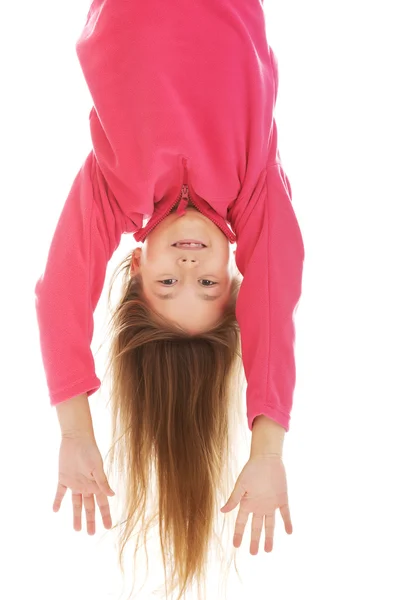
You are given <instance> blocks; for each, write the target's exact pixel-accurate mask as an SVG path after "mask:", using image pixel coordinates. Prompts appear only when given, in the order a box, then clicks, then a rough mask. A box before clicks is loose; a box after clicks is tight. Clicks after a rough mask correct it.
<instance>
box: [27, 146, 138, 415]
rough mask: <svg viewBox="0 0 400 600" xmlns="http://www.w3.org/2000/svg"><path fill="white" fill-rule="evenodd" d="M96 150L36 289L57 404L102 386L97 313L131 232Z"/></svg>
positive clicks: (47, 368) (50, 386) (79, 177)
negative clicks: (95, 346) (109, 271)
mask: <svg viewBox="0 0 400 600" xmlns="http://www.w3.org/2000/svg"><path fill="white" fill-rule="evenodd" d="M132 225H133V224H132V222H128V219H127V218H126V217H125V215H124V214H123V213H122V211H121V209H120V208H119V205H118V203H117V201H116V199H115V198H114V196H113V195H112V193H111V192H110V190H109V188H108V186H107V183H106V181H105V179H104V177H103V175H102V173H101V171H100V169H99V166H98V164H97V161H96V158H95V156H94V153H93V151H91V152H90V153H89V155H88V156H87V158H86V160H85V162H84V164H83V166H82V168H81V169H80V171H79V173H78V175H77V176H76V178H75V180H74V182H73V185H72V187H71V190H70V193H69V195H68V198H67V200H66V202H65V205H64V207H63V210H62V213H61V215H60V218H59V221H58V223H57V226H56V229H55V232H54V235H53V239H52V242H51V246H50V250H49V254H48V258H47V263H46V266H45V270H44V273H43V274H42V276H41V277H40V279H39V280H38V281H37V283H36V286H35V306H36V314H37V321H38V325H39V333H40V346H41V351H42V359H43V365H44V370H45V374H46V379H47V386H48V390H49V396H50V401H51V404H52V405H56V404H58V403H60V402H64V401H65V400H69V399H71V398H74V397H75V396H78V395H80V394H84V393H87V396H90V395H91V394H93V393H94V392H95V391H97V390H98V389H99V387H100V385H101V382H100V380H99V378H98V377H97V375H96V373H95V366H94V359H93V355H92V353H91V349H90V345H91V342H92V336H93V327H94V320H93V313H94V310H95V308H96V306H97V303H98V300H99V298H100V295H101V292H102V288H103V285H104V280H105V274H106V268H107V264H108V261H109V260H110V258H111V256H112V255H113V253H114V251H115V250H116V248H117V247H118V245H119V243H120V240H121V236H122V233H124V232H127V231H129V230H133V228H132Z"/></svg>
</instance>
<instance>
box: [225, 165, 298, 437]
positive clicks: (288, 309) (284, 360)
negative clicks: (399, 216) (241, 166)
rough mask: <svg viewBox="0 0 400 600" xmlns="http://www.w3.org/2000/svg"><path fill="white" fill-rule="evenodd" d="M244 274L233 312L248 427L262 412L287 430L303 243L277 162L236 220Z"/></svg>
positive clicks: (238, 257) (239, 261)
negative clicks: (237, 330)
mask: <svg viewBox="0 0 400 600" xmlns="http://www.w3.org/2000/svg"><path fill="white" fill-rule="evenodd" d="M235 229H236V234H237V248H236V264H237V267H238V269H239V271H240V272H241V274H242V275H243V281H242V285H241V288H240V290H239V294H238V299H237V306H236V316H237V320H238V323H239V327H240V332H241V342H242V359H243V366H244V371H245V375H246V380H247V391H246V404H247V418H248V426H249V429H250V431H252V428H253V420H254V418H255V417H256V416H258V415H261V414H263V415H265V416H267V417H269V418H270V419H272V420H274V421H276V422H277V423H279V424H280V425H281V426H282V427H284V428H285V430H286V431H289V420H290V413H291V409H292V403H293V392H294V387H295V380H296V369H295V356H294V344H295V325H294V316H295V312H296V309H297V305H298V302H299V300H300V296H301V285H302V271H303V261H304V245H303V239H302V235H301V231H300V228H299V224H298V222H297V218H296V216H295V213H294V210H293V207H292V195H291V187H290V182H289V179H288V177H287V175H286V173H285V171H284V169H283V167H282V165H281V163H280V162H278V163H276V164H273V165H271V166H269V167H268V168H267V169H266V170H265V171H264V174H263V176H262V177H260V179H259V182H258V185H257V188H256V189H255V191H254V193H253V196H252V198H251V199H250V202H249V203H248V205H247V206H246V208H245V210H244V211H242V212H241V214H240V215H239V217H238V219H237V223H236V226H235Z"/></svg>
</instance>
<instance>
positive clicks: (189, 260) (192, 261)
mask: <svg viewBox="0 0 400 600" xmlns="http://www.w3.org/2000/svg"><path fill="white" fill-rule="evenodd" d="M178 264H179V266H181V267H185V268H186V269H192V268H193V267H197V265H198V264H199V260H198V259H197V258H194V256H193V257H192V256H180V257H179V258H178Z"/></svg>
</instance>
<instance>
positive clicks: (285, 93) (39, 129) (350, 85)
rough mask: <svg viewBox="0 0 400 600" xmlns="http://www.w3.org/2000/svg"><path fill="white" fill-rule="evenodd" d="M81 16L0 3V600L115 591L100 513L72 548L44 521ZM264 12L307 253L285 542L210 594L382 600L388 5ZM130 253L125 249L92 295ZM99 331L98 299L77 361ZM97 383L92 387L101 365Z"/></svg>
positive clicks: (392, 96)
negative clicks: (47, 345) (55, 238)
mask: <svg viewBox="0 0 400 600" xmlns="http://www.w3.org/2000/svg"><path fill="white" fill-rule="evenodd" d="M169 1H173V0H169ZM188 1H189V0H188ZM243 1H247V0H243ZM89 6H90V2H88V0H86V1H85V0H69V2H66V3H62V2H57V1H54V0H52V1H51V2H50V1H49V0H35V1H34V2H32V1H28V0H19V1H18V2H12V3H11V2H8V3H6V2H5V1H3V2H2V3H1V7H0V44H1V47H0V50H1V52H0V56H1V84H0V86H1V95H0V106H1V111H0V119H1V122H0V125H1V133H0V152H1V157H0V158H1V163H0V164H1V167H0V169H1V219H0V243H1V253H0V260H1V294H0V303H1V316H0V327H1V328H0V331H1V354H0V356H1V384H2V389H1V411H2V412H1V421H0V427H1V436H0V440H1V448H0V450H1V454H0V457H1V473H0V481H1V494H0V502H1V510H0V515H1V530H0V548H1V556H2V559H1V563H0V569H1V576H0V597H1V598H4V599H7V600H16V599H18V600H19V599H22V598H33V597H34V598H36V597H38V598H39V597H41V598H46V599H47V598H57V600H64V599H67V598H71V599H72V598H73V599H74V600H84V599H86V598H88V599H91V598H96V599H97V600H103V599H117V598H119V594H120V593H121V591H122V580H121V578H120V574H119V572H118V570H117V567H116V554H115V550H114V546H113V542H112V539H111V534H110V533H109V532H105V530H104V529H102V527H101V525H100V518H99V516H98V518H97V530H98V533H97V534H96V536H95V537H89V536H87V534H86V533H85V530H84V528H83V531H82V532H80V533H76V532H74V531H73V529H72V514H71V512H72V511H71V505H70V496H69V493H68V495H67V496H66V498H65V499H64V503H63V506H62V508H61V511H60V512H59V513H58V514H54V513H53V512H52V502H53V498H54V493H55V489H56V484H57V463H58V448H59V437H60V436H59V428H58V422H57V419H56V413H55V410H54V409H52V408H51V407H50V402H49V398H48V395H47V388H46V383H45V377H44V372H43V367H42V363H41V357H40V350H39V336H38V328H37V323H36V315H35V306H34V291H33V290H34V286H35V283H36V281H37V279H38V278H39V276H40V274H41V272H42V270H43V268H44V264H45V260H46V256H47V252H48V249H49V245H50V241H51V238H52V235H53V231H54V228H55V225H56V222H57V220H58V217H59V214H60V212H61V209H62V207H63V203H64V201H65V199H66V197H67V194H68V192H69V189H70V186H71V184H72V180H73V178H74V177H75V175H76V173H77V171H78V169H79V168H80V166H81V164H82V162H83V160H84V158H85V157H86V155H87V152H88V150H89V149H90V135H89V124H88V114H89V110H90V108H91V99H90V95H89V92H88V90H87V88H86V85H85V82H84V79H83V75H82V74H81V71H80V69H79V65H78V61H77V58H76V54H75V48H74V44H75V41H76V40H77V38H78V36H79V34H80V32H81V30H82V28H83V25H84V23H85V18H86V14H87V11H88V9H89ZM264 7H265V14H266V19H267V35H268V38H269V42H270V44H271V46H272V48H273V49H274V51H275V54H276V56H277V58H278V62H279V72H280V82H279V94H278V104H277V108H276V116H277V122H278V129H279V136H280V151H281V157H282V161H283V164H284V166H285V169H286V171H287V173H288V176H289V178H290V181H291V185H292V192H293V205H294V209H295V211H296V214H297V217H298V220H299V224H300V227H301V230H302V233H303V238H304V243H305V252H306V259H305V265H304V276H303V294H302V299H301V302H300V305H299V308H298V311H297V317H296V319H297V342H296V356H297V385H296V391H295V397H294V406H293V411H292V419H291V425H290V431H289V433H288V434H287V435H286V439H285V445H284V455H283V456H284V463H285V466H286V471H287V477H288V490H289V504H290V508H291V513H292V521H293V534H292V535H291V536H288V535H287V534H286V533H285V531H284V528H283V522H282V519H281V517H280V514H279V511H277V513H276V517H277V518H276V531H275V538H274V549H273V552H272V553H270V554H266V553H265V552H263V534H262V538H261V543H260V551H259V554H258V555H257V556H251V555H250V553H249V544H250V541H249V534H250V527H249V525H248V526H247V528H246V535H245V538H244V540H243V543H242V546H241V548H240V549H239V550H238V551H237V557H238V558H237V560H238V566H239V569H240V572H241V574H242V579H243V585H240V583H239V582H238V581H237V580H236V579H235V578H233V581H234V584H233V585H232V587H231V589H230V590H229V595H228V598H229V600H236V599H237V598H242V597H243V594H245V595H250V594H252V598H271V599H273V600H286V599H290V600H292V599H293V598H307V599H308V600H320V599H322V598H323V599H324V600H330V599H332V600H333V599H334V600H336V599H337V598H342V599H343V600H350V599H353V598H362V597H371V598H384V599H385V600H395V599H397V600H398V599H399V598H400V583H399V579H398V576H396V571H397V568H398V564H399V556H400V555H399V534H400V527H399V514H398V509H399V504H400V502H399V501H400V497H399V492H398V490H399V484H398V479H399V467H398V461H399V456H400V454H399V450H400V447H399V446H400V444H399V417H400V411H399V374H400V352H399V347H398V341H399V334H400V327H399V302H400V294H399V271H400V269H399V262H400V243H399V239H400V235H399V229H400V218H399V203H400V191H399V190H400V186H399V169H400V150H399V139H400V127H399V120H400V119H399V107H400V92H399V88H400V82H399V73H400V67H399V62H400V43H399V39H400V38H399V34H398V3H397V2H395V1H394V0H393V1H392V2H390V1H389V0H381V1H380V2H371V1H367V0H364V1H361V0H360V1H357V2H356V1H350V0H347V1H344V0H336V2H332V3H326V2H320V1H318V2H317V1H315V0H313V1H311V0H303V1H302V2H298V1H297V0H296V1H289V0H286V1H285V0H279V1H278V0H273V1H272V0H270V1H267V0H265V2H264ZM132 242H133V239H132V237H131V236H126V237H125V236H124V239H123V241H122V243H121V245H120V247H119V249H118V251H117V252H116V253H115V255H114V257H113V259H112V261H110V264H109V270H108V276H107V279H106V286H105V290H108V282H109V277H110V274H111V272H112V271H113V270H114V267H115V266H116V264H117V263H118V262H119V261H120V260H121V259H122V257H123V256H124V255H125V253H126V252H128V251H129V249H130V247H131V246H132ZM106 316H107V315H106V301H105V293H104V294H103V296H102V299H101V300H100V303H99V305H98V308H97V310H96V314H95V322H96V330H95V336H94V342H93V348H94V349H96V348H97V346H98V344H99V343H100V342H101V341H102V338H101V334H102V332H103V331H102V325H103V323H104V321H105V318H106ZM96 369H97V374H98V375H99V377H100V379H101V378H102V374H103V363H102V355H101V354H99V355H98V356H97V357H96ZM106 400H107V399H106V398H105V394H104V390H102V389H101V390H100V391H99V392H98V393H97V394H95V395H94V396H92V397H91V406H92V411H93V419H94V425H95V431H96V436H97V439H98V443H99V447H100V449H101V451H102V453H103V455H104V454H105V453H106V451H107V449H108V446H107V443H108V426H109V421H108V416H107V413H106V412H105V410H104V404H105V402H106ZM235 512H236V511H235ZM229 550H230V549H229ZM227 551H228V549H227ZM153 567H154V568H155V566H154V565H153ZM150 590H151V587H150ZM138 597H139V598H143V599H145V598H151V597H153V596H151V593H150V592H149V594H148V595H146V593H145V592H143V594H142V595H139V596H138ZM207 600H219V597H218V596H217V594H215V596H213V594H212V593H210V594H209V596H208V598H207Z"/></svg>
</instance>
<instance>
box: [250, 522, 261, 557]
mask: <svg viewBox="0 0 400 600" xmlns="http://www.w3.org/2000/svg"><path fill="white" fill-rule="evenodd" d="M263 521H264V515H256V514H253V520H252V525H251V542H250V554H253V555H255V554H257V553H258V546H259V544H260V536H261V530H262V526H263Z"/></svg>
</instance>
